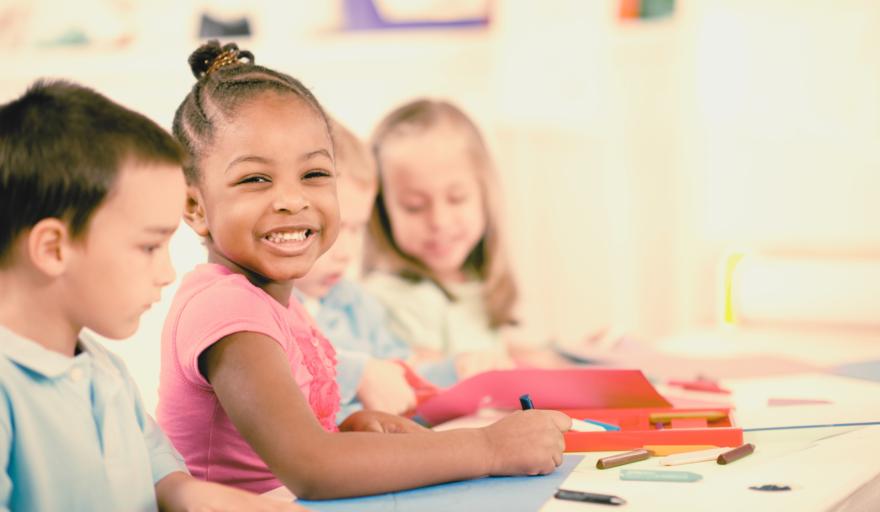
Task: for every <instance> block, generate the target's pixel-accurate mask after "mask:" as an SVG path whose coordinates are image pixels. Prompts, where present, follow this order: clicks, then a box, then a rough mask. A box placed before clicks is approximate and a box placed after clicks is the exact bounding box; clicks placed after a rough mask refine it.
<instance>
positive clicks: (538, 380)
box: [416, 368, 671, 424]
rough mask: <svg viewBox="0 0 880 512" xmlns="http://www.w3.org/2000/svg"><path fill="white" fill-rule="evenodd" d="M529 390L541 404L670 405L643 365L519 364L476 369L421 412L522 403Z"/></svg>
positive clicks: (433, 418) (441, 413)
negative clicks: (635, 367)
mask: <svg viewBox="0 0 880 512" xmlns="http://www.w3.org/2000/svg"><path fill="white" fill-rule="evenodd" d="M526 393H528V394H529V395H530V396H531V398H532V402H534V404H535V408H536V409H592V408H597V409H603V408H604V409H608V408H629V407H643V408H644V407H671V404H670V403H669V402H668V401H666V399H664V398H663V397H662V396H660V394H659V393H658V392H657V390H655V389H654V387H653V386H652V385H651V383H650V382H648V379H646V378H645V376H644V374H642V372H641V371H640V370H623V369H617V368H571V369H561V370H560V369H537V368H520V369H514V370H496V371H491V372H485V373H480V374H478V375H474V376H473V377H471V378H468V379H465V380H463V381H461V382H459V383H458V384H456V385H454V386H452V387H450V388H448V389H446V390H445V391H443V392H441V393H440V394H438V395H437V396H435V397H434V398H431V399H429V400H427V401H425V402H423V403H422V404H421V405H419V407H418V409H417V410H416V412H417V414H418V415H419V416H421V417H422V418H424V419H425V420H426V421H427V422H428V423H431V424H437V423H441V422H444V421H448V420H451V419H453V418H458V417H460V416H465V415H468V414H472V413H474V412H476V411H477V409H479V408H481V407H493V408H498V409H518V408H519V397H520V396H521V395H524V394H526Z"/></svg>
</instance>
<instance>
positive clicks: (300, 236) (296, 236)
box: [266, 230, 307, 244]
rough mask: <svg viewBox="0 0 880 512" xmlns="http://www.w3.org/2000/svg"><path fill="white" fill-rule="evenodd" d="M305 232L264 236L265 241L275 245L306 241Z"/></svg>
mask: <svg viewBox="0 0 880 512" xmlns="http://www.w3.org/2000/svg"><path fill="white" fill-rule="evenodd" d="M306 231H307V230H302V231H294V232H288V233H271V234H269V235H267V236H266V239H267V240H269V241H270V242H274V243H276V244H280V243H284V242H294V241H296V242H302V241H303V240H305V239H306Z"/></svg>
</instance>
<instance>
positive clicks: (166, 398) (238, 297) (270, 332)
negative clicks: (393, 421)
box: [156, 264, 339, 493]
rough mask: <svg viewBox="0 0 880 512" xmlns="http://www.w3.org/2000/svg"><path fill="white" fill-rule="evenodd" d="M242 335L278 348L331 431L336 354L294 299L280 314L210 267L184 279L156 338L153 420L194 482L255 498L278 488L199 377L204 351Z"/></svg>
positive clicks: (262, 295) (254, 291)
mask: <svg viewBox="0 0 880 512" xmlns="http://www.w3.org/2000/svg"><path fill="white" fill-rule="evenodd" d="M245 331H247V332H255V333H260V334H264V335H266V336H268V337H270V338H272V339H273V340H275V341H276V342H277V343H278V345H279V346H280V347H281V348H282V349H283V350H284V353H285V354H287V360H288V362H289V363H290V371H291V374H292V375H293V378H294V379H295V380H296V383H297V384H298V385H299V387H300V389H301V390H302V392H303V395H305V397H306V398H307V399H308V401H309V404H310V405H311V406H312V411H313V412H314V413H315V416H316V417H317V419H318V421H319V422H320V423H321V425H322V426H323V427H324V429H326V430H327V431H336V430H337V427H336V423H335V417H336V412H337V410H338V409H339V388H338V387H337V385H336V353H335V351H334V350H333V347H332V346H331V345H330V343H329V342H328V341H327V339H326V338H324V336H322V335H321V334H320V333H319V332H318V330H317V329H316V328H315V326H314V322H313V321H312V319H311V317H310V316H309V314H308V313H307V312H306V310H305V308H304V307H303V306H302V304H300V303H299V301H297V300H296V298H295V297H291V299H290V304H289V305H288V307H286V308H285V307H284V306H282V305H281V304H279V303H278V302H277V301H276V300H274V299H273V298H272V297H270V296H269V295H268V294H267V293H266V292H264V291H263V290H261V289H260V288H257V287H256V286H254V285H252V284H251V283H250V282H249V281H248V280H247V279H246V278H245V277H244V276H243V275H241V274H236V273H234V272H232V271H230V270H229V269H227V268H226V267H223V266H222V265H216V264H204V265H200V266H198V267H196V268H195V270H193V271H192V272H190V273H189V274H187V275H186V277H185V278H184V279H183V281H182V282H181V284H180V289H179V290H178V291H177V294H176V295H175V297H174V302H173V303H172V305H171V310H170V311H169V313H168V317H167V318H166V320H165V327H164V329H163V331H162V366H161V371H160V380H159V406H158V409H157V411H156V413H157V414H156V416H157V418H158V421H159V424H160V425H161V426H162V429H163V430H164V431H165V433H166V434H167V435H168V437H169V438H170V439H171V441H172V442H173V443H174V446H175V447H176V448H177V450H178V451H180V453H181V454H182V455H183V457H184V459H185V460H186V465H187V466H188V467H189V470H190V472H191V473H192V475H193V476H194V477H196V478H200V479H204V480H209V481H212V482H220V483H223V484H227V485H232V486H235V487H238V488H241V489H246V490H249V491H252V492H257V493H262V492H266V491H269V490H271V489H274V488H276V487H280V486H281V485H282V484H281V482H280V481H279V480H278V479H277V478H275V475H273V474H272V472H271V471H269V468H268V467H267V466H266V464H265V463H264V462H263V460H262V459H261V458H260V457H259V456H258V455H257V454H256V453H255V452H254V451H253V449H252V448H251V447H250V445H249V444H248V443H247V441H245V440H244V438H242V437H241V434H239V432H238V430H237V429H236V428H235V426H234V425H233V424H232V422H231V421H230V419H229V417H228V416H227V415H226V412H225V411H224V410H223V407H221V405H220V402H219V401H218V399H217V395H216V394H214V389H213V387H212V386H211V384H210V383H209V382H208V381H207V380H205V378H204V377H203V376H202V374H201V373H199V355H200V354H201V353H202V352H203V351H205V349H207V348H208V347H210V346H211V345H212V344H214V343H215V342H217V341H219V340H220V339H222V338H223V337H224V336H228V335H230V334H233V333H237V332H245ZM288 434H289V435H291V436H295V435H296V432H289V433H288Z"/></svg>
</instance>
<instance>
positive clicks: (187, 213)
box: [183, 185, 210, 237]
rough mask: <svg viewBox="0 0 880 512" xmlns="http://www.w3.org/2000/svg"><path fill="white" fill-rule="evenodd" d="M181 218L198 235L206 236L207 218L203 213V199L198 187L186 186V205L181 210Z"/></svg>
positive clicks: (207, 231)
mask: <svg viewBox="0 0 880 512" xmlns="http://www.w3.org/2000/svg"><path fill="white" fill-rule="evenodd" d="M183 220H185V221H186V223H187V224H189V226H190V227H191V228H193V231H195V232H196V233H198V234H199V236H205V237H206V236H208V234H209V233H210V231H209V230H208V219H207V216H206V215H205V201H204V199H203V198H202V191H201V190H199V187H197V186H194V185H190V186H188V187H187V188H186V207H185V208H184V210H183Z"/></svg>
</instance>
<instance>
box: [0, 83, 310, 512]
mask: <svg viewBox="0 0 880 512" xmlns="http://www.w3.org/2000/svg"><path fill="white" fill-rule="evenodd" d="M182 161H183V153H182V151H181V150H180V148H179V147H178V145H177V144H176V142H175V141H174V140H173V139H172V138H171V136H170V135H168V134H167V133H166V132H165V131H163V130H162V129H161V128H159V127H158V126H157V125H155V124H154V123H153V122H152V121H150V120H148V119H147V118H145V117H143V116H142V115H140V114H137V113H135V112H132V111H130V110H127V109H125V108H123V107H121V106H119V105H117V104H115V103H113V102H111V101H110V100H108V99H107V98H105V97H103V96H101V95H99V94H97V93H95V92H94V91H92V90H90V89H87V88H84V87H80V86H77V85H74V84H71V83H67V82H52V83H45V82H38V83H36V84H35V85H34V86H32V87H31V88H30V89H29V90H28V91H27V92H26V93H25V94H24V95H23V96H22V97H20V98H19V99H17V100H14V101H12V102H10V103H7V104H5V105H2V106H0V468H3V469H2V471H0V510H27V511H36V510H83V511H86V510H88V511H100V510H108V511H109V510H114V511H116V510H156V508H157V507H160V508H162V509H163V510H191V509H200V510H301V508H299V507H296V506H294V505H293V504H290V503H283V502H280V501H276V500H271V499H267V498H262V497H259V496H255V495H252V494H249V493H245V492H243V491H239V490H236V489H231V488H228V487H223V486H220V485H217V484H213V483H207V482H202V481H198V480H195V479H193V478H192V477H190V476H189V474H187V473H186V469H185V466H184V465H183V462H182V459H181V457H180V456H179V455H178V453H177V452H176V451H175V450H174V448H173V447H172V446H171V444H170V443H169V441H168V439H167V438H166V437H165V435H164V434H163V433H162V431H161V430H160V429H159V428H158V427H157V426H156V424H155V423H154V422H153V420H152V418H150V416H149V415H148V414H147V412H146V411H145V410H144V407H143V404H142V402H141V399H140V396H139V394H138V391H137V389H136V387H135V384H134V382H133V381H132V379H131V377H130V375H129V374H128V371H127V370H126V368H125V365H124V364H123V363H122V362H121V360H120V359H119V358H118V357H116V356H114V355H112V354H111V353H110V352H108V351H107V350H106V349H104V348H103V347H102V346H101V345H99V344H98V343H96V342H94V341H92V340H90V339H89V338H88V337H87V336H84V335H83V333H82V332H81V330H82V329H83V328H89V329H91V330H93V331H95V332H97V333H99V334H101V335H103V336H106V337H110V338H117V339H118V338H125V337H128V336H131V335H132V334H134V332H135V330H136V329H137V326H138V322H139V319H140V316H141V314H142V313H143V312H144V311H146V310H147V309H148V308H149V307H150V305H151V304H152V303H154V302H156V301H157V300H159V293H160V290H161V288H162V287H163V286H165V285H167V284H169V283H171V282H172V281H173V280H174V270H173V269H172V268H171V262H170V259H169V254H168V241H169V238H170V237H171V235H172V233H173V232H174V231H175V229H176V228H177V226H178V224H179V221H180V218H181V214H182V212H183V206H184V198H185V185H184V180H183V173H182V171H181V165H182Z"/></svg>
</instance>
